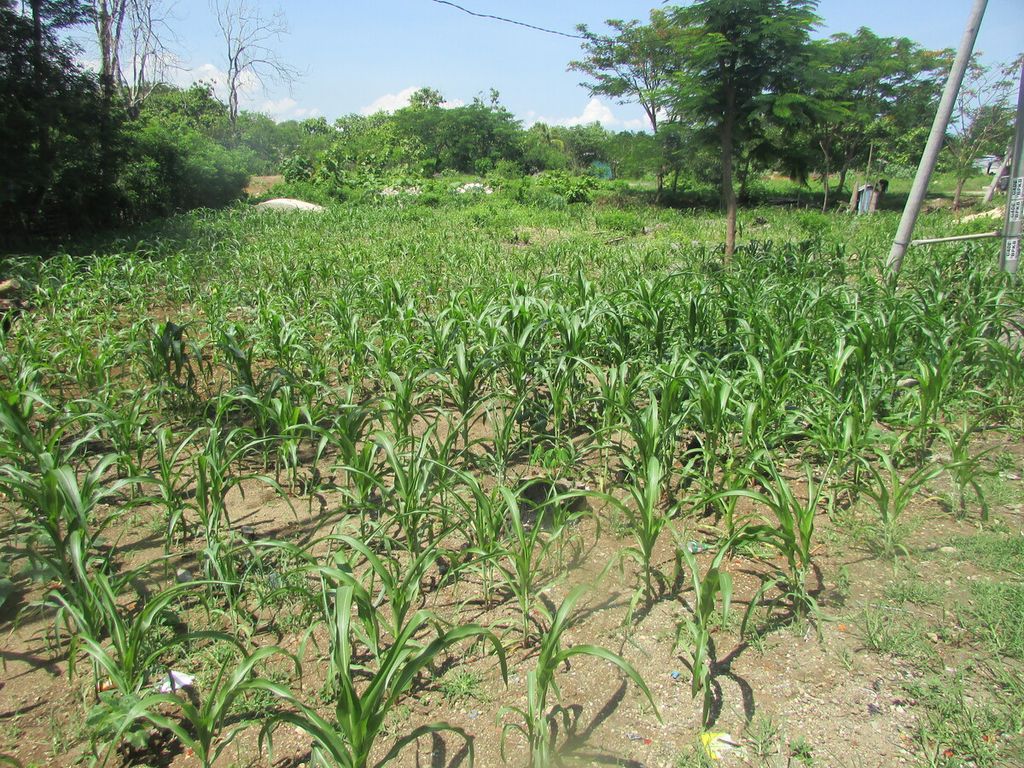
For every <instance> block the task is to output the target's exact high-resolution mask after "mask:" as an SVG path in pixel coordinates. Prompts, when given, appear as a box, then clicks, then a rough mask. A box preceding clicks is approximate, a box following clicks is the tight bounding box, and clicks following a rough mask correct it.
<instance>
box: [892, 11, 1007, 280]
mask: <svg viewBox="0 0 1024 768" xmlns="http://www.w3.org/2000/svg"><path fill="white" fill-rule="evenodd" d="M987 5H988V0H974V7H972V8H971V15H970V18H968V20H967V28H966V29H965V30H964V36H963V39H962V40H961V41H960V48H959V50H958V51H957V52H956V58H955V59H954V60H953V67H952V69H950V71H949V77H948V78H947V80H946V87H945V88H944V89H943V91H942V99H941V100H940V101H939V109H938V111H936V113H935V120H934V121H933V122H932V131H931V133H930V134H928V143H927V145H925V148H924V154H923V155H921V164H920V165H918V166H917V175H916V176H914V184H913V186H911V188H910V195H909V196H908V197H907V204H906V206H904V208H903V216H902V218H900V226H899V229H897V230H896V238H895V239H894V240H893V241H892V249H891V250H890V251H889V260H888V261H887V262H886V267H887V268H888V270H889V271H890V272H891V273H892V274H893V275H897V274H899V271H900V268H901V267H902V266H903V254H905V253H906V252H907V246H908V245H909V244H910V237H911V235H913V233H914V223H915V222H916V221H917V215H918V214H919V213H920V212H921V205H922V204H923V203H924V196H925V193H927V191H928V182H929V181H930V180H931V177H932V171H934V170H935V163H936V162H937V161H938V159H939V152H940V151H941V150H942V143H943V141H944V140H945V138H946V127H947V126H948V125H949V118H950V116H951V115H952V114H953V106H954V104H955V103H956V97H957V94H958V93H959V92H960V85H961V84H962V83H963V81H964V73H965V72H966V71H967V64H968V63H969V62H970V60H971V54H972V53H973V52H974V41H975V40H977V39H978V29H979V28H980V27H981V17H982V16H984V15H985V6H987Z"/></svg>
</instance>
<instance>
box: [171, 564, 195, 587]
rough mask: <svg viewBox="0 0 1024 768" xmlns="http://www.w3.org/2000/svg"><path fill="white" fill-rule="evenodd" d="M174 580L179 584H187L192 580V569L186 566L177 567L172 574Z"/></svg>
mask: <svg viewBox="0 0 1024 768" xmlns="http://www.w3.org/2000/svg"><path fill="white" fill-rule="evenodd" d="M174 580H175V581H176V582H178V583H179V584H188V583H189V582H190V581H192V580H193V577H192V571H190V570H189V569H188V568H179V569H178V570H177V572H175V574H174Z"/></svg>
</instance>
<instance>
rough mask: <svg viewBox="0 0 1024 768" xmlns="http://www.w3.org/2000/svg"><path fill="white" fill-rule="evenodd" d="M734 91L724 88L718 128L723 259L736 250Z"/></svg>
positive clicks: (726, 258)
mask: <svg viewBox="0 0 1024 768" xmlns="http://www.w3.org/2000/svg"><path fill="white" fill-rule="evenodd" d="M735 104H736V92H735V89H734V88H733V87H732V86H731V85H730V86H727V87H726V89H725V115H724V117H723V119H722V127H721V129H720V134H721V139H722V206H723V207H724V208H725V260H726V262H728V261H729V260H730V259H732V255H733V253H735V251H736V191H735V190H734V189H733V188H732V144H733V123H734V122H735V120H736V109H735Z"/></svg>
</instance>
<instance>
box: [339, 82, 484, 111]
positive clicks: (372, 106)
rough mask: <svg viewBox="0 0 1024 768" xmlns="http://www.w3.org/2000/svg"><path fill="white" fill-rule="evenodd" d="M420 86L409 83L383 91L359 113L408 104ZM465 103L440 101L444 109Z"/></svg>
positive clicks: (461, 101)
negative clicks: (393, 90) (393, 89)
mask: <svg viewBox="0 0 1024 768" xmlns="http://www.w3.org/2000/svg"><path fill="white" fill-rule="evenodd" d="M421 87H422V86H419V85H410V86H409V87H408V88H403V89H402V90H400V91H399V92H398V93H385V94H384V95H383V96H379V97H378V98H376V99H374V100H373V101H371V102H370V103H369V104H367V105H366V106H365V107H360V108H359V114H360V115H375V114H377V113H378V112H387V113H389V114H390V113H392V112H395V111H396V110H399V109H401V108H402V107H408V106H409V99H410V98H411V97H412V95H413V94H414V93H416V91H418V90H420V88H421ZM465 105H466V102H464V101H463V100H462V99H449V100H448V101H443V102H441V107H442V108H444V109H455V108H456V107H463V106H465Z"/></svg>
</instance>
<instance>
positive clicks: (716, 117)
mask: <svg viewBox="0 0 1024 768" xmlns="http://www.w3.org/2000/svg"><path fill="white" fill-rule="evenodd" d="M816 8H817V0H698V1H697V2H695V3H694V4H693V5H690V6H686V7H682V8H676V9H674V10H673V11H672V19H673V21H674V22H675V23H676V24H677V25H678V27H679V28H680V31H679V34H678V35H677V36H676V37H675V38H674V39H675V46H676V53H677V69H676V70H675V72H674V74H673V88H672V104H673V106H674V110H675V111H676V112H677V113H679V114H681V115H687V116H688V117H690V118H691V119H694V120H699V121H702V122H704V123H705V124H706V125H707V126H708V127H709V128H710V129H712V130H713V132H714V135H716V137H717V144H718V145H719V147H720V151H721V162H722V168H721V171H722V192H721V195H722V206H723V208H724V209H725V213H726V236H725V254H726V258H729V257H731V256H732V254H733V252H734V251H735V249H736V192H735V190H734V189H733V161H734V154H735V152H736V150H737V148H738V147H739V146H740V145H741V143H742V142H744V141H747V140H749V139H750V138H751V137H752V135H753V134H754V133H756V132H757V131H758V130H760V129H761V127H762V125H763V123H762V120H763V118H765V117H766V116H773V115H774V116H778V117H780V118H788V117H789V116H790V115H792V113H793V112H794V110H797V109H799V108H801V106H802V104H803V103H805V101H806V97H805V96H804V95H803V94H804V93H805V90H806V87H805V85H804V78H805V76H806V74H807V65H808V62H809V61H810V45H809V43H810V32H811V30H812V29H813V28H814V26H815V25H816V24H817V23H818V22H819V19H818V16H817V15H816V14H815V10H816Z"/></svg>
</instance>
